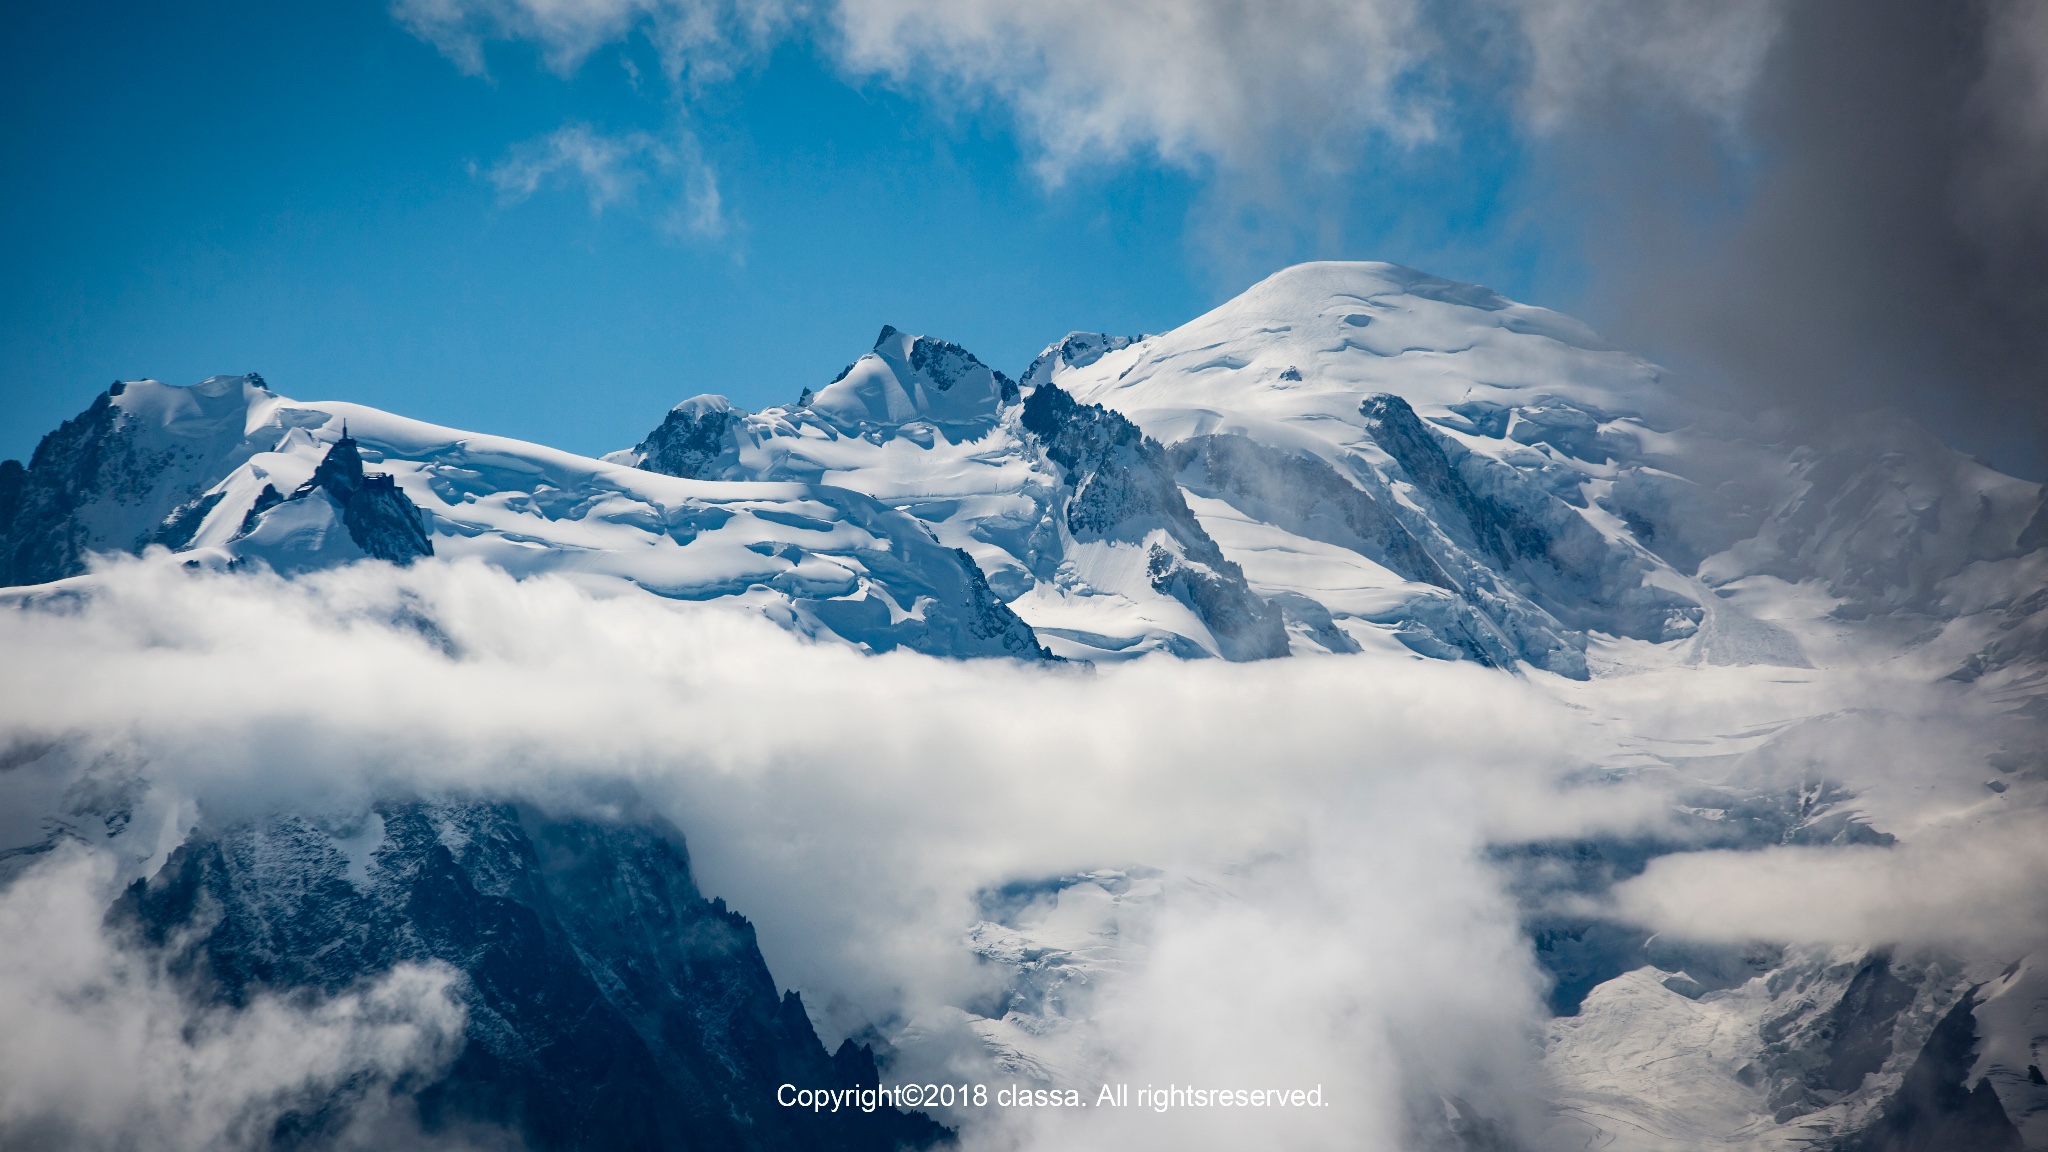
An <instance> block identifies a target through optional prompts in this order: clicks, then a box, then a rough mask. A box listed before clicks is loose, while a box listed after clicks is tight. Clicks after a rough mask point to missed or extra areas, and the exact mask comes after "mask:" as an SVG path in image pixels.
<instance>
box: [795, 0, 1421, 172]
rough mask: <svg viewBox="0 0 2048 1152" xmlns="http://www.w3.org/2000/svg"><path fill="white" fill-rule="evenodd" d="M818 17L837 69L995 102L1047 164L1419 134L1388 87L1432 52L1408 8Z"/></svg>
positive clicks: (1366, 3)
mask: <svg viewBox="0 0 2048 1152" xmlns="http://www.w3.org/2000/svg"><path fill="white" fill-rule="evenodd" d="M832 18H833V23H834V25H835V27H836V28H837V30H838V32H839V35H840V38H841V40H840V52H841V54H842V59H843V61H844V63H845V65H846V66H847V67H848V68H850V69H852V70H854V71H855V72H857V73H876V74H881V75H886V76H889V77H892V78H893V79H895V80H897V81H900V82H905V83H910V84H914V85H919V86H924V87H929V88H932V89H936V90H938V91H940V92H958V93H966V94H968V95H970V96H981V95H988V96H993V97H995V98H997V99H999V100H1001V101H1003V102H1005V103H1007V104H1009V105H1010V106H1011V107H1012V108H1014V109H1015V110H1016V112H1017V114H1018V116H1019V117H1020V119H1021V120H1022V121H1023V123H1024V126H1025V128H1026V129H1027V131H1028V132H1029V133H1030V134H1031V135H1032V136H1033V137H1034V138H1035V139H1036V140H1037V141H1038V142H1039V144H1040V145H1041V146H1042V147H1043V149H1044V151H1045V158H1046V161H1047V163H1048V165H1049V166H1050V167H1051V168H1052V169H1053V170H1055V171H1056V170H1057V169H1059V168H1061V167H1064V166H1066V165H1069V164H1072V163H1074V162H1077V161H1082V160H1090V159H1101V158H1109V159H1116V158H1120V157H1122V156H1124V155H1126V154H1128V153H1130V152H1132V151H1133V150H1136V149H1151V150H1155V151H1157V152H1158V153H1159V154H1160V155H1162V156H1163V157H1165V158H1166V159H1168V160H1170V161H1176V162H1182V163H1191V162H1195V161H1200V160H1222V161H1226V162H1233V161H1251V160H1255V159H1258V158H1261V157H1266V156H1270V155H1272V154H1273V149H1272V147H1271V146H1272V145H1274V144H1278V143H1300V144H1306V145H1309V146H1312V147H1313V146H1319V145H1334V146H1338V147H1341V148H1342V149H1343V150H1344V151H1347V152H1348V151H1349V150H1350V147H1351V146H1354V145H1355V144H1356V143H1357V142H1358V141H1359V140H1360V139H1361V138H1362V137H1363V136H1364V135H1365V134H1366V133H1368V132H1380V133H1384V134H1386V135H1389V136H1391V137H1393V138H1395V139H1399V140H1415V139H1419V138H1423V137H1426V136H1427V135H1429V133H1430V131H1431V119H1430V109H1429V106H1428V103H1427V102H1426V101H1424V100H1418V99H1415V98H1413V97H1412V96H1411V95H1409V94H1405V93H1403V92H1402V91H1400V85H1401V82H1402V81H1403V80H1404V79H1405V78H1408V77H1409V76H1410V75H1411V73H1413V72H1414V71H1415V70H1416V69H1417V68H1418V67H1419V66H1420V65H1422V64H1423V63H1424V62H1425V61H1426V60H1427V58H1428V57H1429V55H1430V51H1429V47H1430V43H1431V39H1430V36H1429V34H1428V32H1427V31H1426V29H1425V27H1424V25H1423V21H1422V19H1421V16H1420V12H1419V5H1418V4H1416V3H1415V2H1414V0H1298V2H1294V3H1287V4H1247V3H1243V2H1242V0H1111V2H1108V3H1103V2H1099V0H1045V2H1042V3H1033V4H1016V3H1010V2H1007V0H943V2H940V0H843V2H842V3H840V4H839V5H838V6H837V7H836V8H835V9H834V11H833V17H832Z"/></svg>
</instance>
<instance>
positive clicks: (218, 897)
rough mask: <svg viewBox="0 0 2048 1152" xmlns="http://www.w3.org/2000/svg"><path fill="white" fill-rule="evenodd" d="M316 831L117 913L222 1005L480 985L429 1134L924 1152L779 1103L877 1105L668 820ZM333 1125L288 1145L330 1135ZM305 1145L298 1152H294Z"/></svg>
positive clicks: (246, 854)
mask: <svg viewBox="0 0 2048 1152" xmlns="http://www.w3.org/2000/svg"><path fill="white" fill-rule="evenodd" d="M338 831H339V834H338V832H337V830H333V829H325V828H322V827H320V826H317V825H316V824H314V823H312V822H310V821H308V820H306V819H304V818H302V817H297V816H285V817H279V818H274V819H270V820H266V821H259V822H255V823H246V824H240V825H236V826H234V827H231V828H226V829H222V830H219V831H214V832H204V833H195V834H194V835H193V836H192V838H191V839H190V840H188V841H187V842H186V843H185V844H184V846H182V847H180V848H179V849H177V850H176V851H175V852H173V853H172V855H171V857H170V858H169V860H168V861H166V863H165V864H164V866H163V868H162V870H161V871H160V872H159V873H158V874H157V875H156V876H155V877H154V878H152V879H150V880H149V881H147V882H143V881H137V882H136V883H135V884H134V885H133V886H132V887H131V888H130V889H129V890H128V892H127V893H126V894H125V895H124V896H123V897H122V898H121V900H120V901H119V902H118V903H117V904H116V906H115V908H114V909H113V910H112V912H111V913H110V914H109V920H110V922H111V923H113V924H115V925H117V926H121V927H125V928H126V929H127V930H129V931H131V932H133V933H134V934H135V935H136V936H137V937H139V938H140V939H141V940H143V941H145V942H146V943H147V944H148V945H150V946H153V947H155V948H157V949H161V950H163V952H164V953H165V955H166V958H167V961H168V963H169V965H170V967H171V969H172V970H173V971H175V972H178V973H181V974H182V975H183V976H184V978H185V979H186V980H188V981H189V982H190V983H191V986H192V987H193V989H194V991H195V992H196V993H197V994H199V995H201V996H204V997H206V998H207V999H219V1000H224V1001H226V1002H228V1003H231V1004H234V1005H237V1006H239V1005H241V1004H244V1003H246V1002H247V1001H248V999H249V997H250V996H252V995H253V994H255V993H257V992H259V991H272V992H289V991H291V990H295V989H307V990H319V991H321V992H327V993H332V992H336V991H339V990H341V989H344V988H347V987H349V986H351V985H352V984H355V983H357V982H359V981H362V980H364V979H366V978H371V977H375V976H376V975H378V974H380V973H383V972H386V971H388V970H390V969H391V968H392V966H393V965H396V964H400V963H404V962H427V961H439V962H442V963H445V964H448V965H451V966H452V967H454V968H455V969H456V970H457V971H459V972H460V973H461V974H462V976H463V979H462V981H461V982H460V985H459V987H460V989H461V991H460V996H461V999H462V1001H463V1004H464V1006H465V1008H466V1009H467V1014H468V1015H467V1043H466V1046H465V1047H464V1049H463V1051H462V1053H461V1054H460V1056H459V1057H457V1059H456V1060H455V1062H454V1064H453V1065H452V1067H450V1068H449V1069H448V1071H447V1072H446V1074H445V1075H444V1076H442V1078H441V1079H439V1080H438V1081H436V1082H434V1083H432V1084H426V1085H419V1086H417V1087H416V1089H415V1090H414V1091H413V1093H412V1096H413V1099H414V1102H415V1103H416V1105H417V1109H418V1113H419V1120H420V1122H421V1124H422V1126H423V1127H424V1128H425V1129H426V1130H427V1131H428V1132H430V1133H432V1132H435V1131H438V1130H452V1131H466V1130H474V1129H475V1128H477V1127H478V1126H484V1127H502V1128H505V1129H509V1130H510V1131H511V1132H512V1133H513V1134H514V1135H515V1136H516V1137H517V1138H518V1139H519V1140H520V1141H523V1142H524V1143H525V1144H526V1145H527V1146H529V1147H532V1148H536V1149H763V1150H766V1149H777V1150H780V1149H821V1150H822V1149H875V1150H877V1152H890V1150H893V1149H896V1148H898V1147H902V1146H911V1147H921V1146H925V1145H928V1144H931V1143H933V1142H934V1141H936V1140H939V1139H941V1138H943V1137H944V1135H945V1131H944V1130H943V1129H941V1128H940V1127H938V1126H937V1125H935V1124H933V1123H931V1122H930V1121H928V1120H926V1119H925V1118H924V1117H922V1116H918V1115H905V1114H903V1113H898V1112H894V1111H890V1110H887V1109H883V1110H879V1111H875V1112H872V1113H863V1112H859V1111H844V1110H843V1111H841V1112H839V1113H837V1114H833V1113H826V1114H823V1115H819V1114H815V1113H812V1112H807V1111H803V1110H798V1109H793V1108H783V1107H779V1106H778V1105H777V1104H776V1102H775V1091H776V1088H777V1086H778V1085H780V1084H783V1083H786V1082H787V1083H794V1084H798V1085H801V1086H806V1087H848V1086H864V1085H872V1084H874V1083H875V1080H876V1070H875V1062H874V1057H873V1053H872V1052H871V1051H870V1050H868V1049H866V1048H860V1047H856V1046H854V1045H853V1044H852V1043H851V1042H848V1043H847V1044H845V1045H842V1047H841V1048H840V1050H839V1052H838V1053H837V1054H836V1055H828V1054H827V1052H826V1051H825V1049H824V1047H823V1046H822V1045H820V1044H819V1042H818V1039H817V1036H816V1034H815V1033H814V1032H813V1031H812V1029H811V1025H810V1021H809V1019H808V1017H807V1016H806V1014H805V1012H804V1008H803V1005H802V1003H801V1001H800V1000H799V999H798V998H797V996H796V995H795V994H794V993H790V994H788V995H778V993H777V990H776V987H775V983H774V980H773V979H772V978H771V977H770V975H769V973H768V969H767V966H766V965H765V963H764V962H763V961H762V958H761V953H760V951H759V949H758V948H757V947H756V946H755V943H754V932H753V928H752V926H751V925H749V924H748V923H747V921H746V920H745V919H744V918H743V917H741V916H740V915H739V914H738V913H736V912H733V911H731V910H729V909H727V908H726V907H725V905H724V904H723V903H722V902H721V901H717V900H709V901H707V900H705V899H704V898H703V896H702V895H701V894H700V893H699V892H698V890H697V888H696V885H695V884H694V883H693V882H692V880H691V878H690V872H689V864H688V858H687V856H686V855H685V852H684V849H683V846H682V842H681V838H680V835H679V834H678V833H676V832H675V830H674V829H673V828H672V827H668V826H666V825H664V824H662V823H660V822H659V821H640V822H637V823H634V824H613V823H604V822H598V821H593V820H588V819H581V818H567V819H554V818H550V817H548V816H546V815H544V814H542V813H539V812H537V811H534V810H532V809H525V808H517V807H514V806H511V805H507V804H496V803H483V802H440V803H423V802H402V803H391V804H385V805H381V806H379V807H378V808H377V809H376V811H375V812H374V813H372V814H371V815H369V816H368V817H366V818H365V819H364V820H363V822H362V823H361V824H360V825H359V826H357V827H353V828H349V829H343V830H338ZM321 1123H322V1116H321V1115H320V1114H318V1112H317V1111H316V1112H315V1113H314V1114H309V1115H294V1116H292V1117H287V1118H286V1121H285V1122H283V1123H281V1124H280V1126H279V1127H280V1131H281V1132H285V1131H290V1132H296V1133H299V1134H300V1135H304V1134H306V1133H307V1132H310V1133H312V1134H314V1135H317V1133H318V1131H319V1126H320V1124H321ZM280 1142H287V1141H280Z"/></svg>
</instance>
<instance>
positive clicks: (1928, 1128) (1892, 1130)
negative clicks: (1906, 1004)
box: [1838, 989, 2022, 1152]
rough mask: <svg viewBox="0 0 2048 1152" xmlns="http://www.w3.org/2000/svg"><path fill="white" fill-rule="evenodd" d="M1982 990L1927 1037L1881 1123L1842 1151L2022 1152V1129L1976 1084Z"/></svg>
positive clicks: (1993, 1094) (1985, 1084)
mask: <svg viewBox="0 0 2048 1152" xmlns="http://www.w3.org/2000/svg"><path fill="white" fill-rule="evenodd" d="M1976 1007H1977V993H1976V990H1975V989H1971V990H1970V991H1969V992H1968V993H1966V994H1965V995H1964V996H1963V998H1962V999H1961V1000H1958V1001H1956V1005H1955V1007H1954V1008H1952V1009H1950V1010H1949V1013H1948V1015H1947V1016H1944V1017H1942V1021H1941V1023H1939V1024H1937V1025H1935V1027H1934V1034H1933V1035H1932V1036H1929V1037H1928V1038H1927V1046H1926V1047H1924V1048H1922V1049H1921V1050H1920V1056H1919V1058H1918V1059H1916V1060H1914V1061H1913V1066H1912V1067H1911V1068H1909V1069H1907V1070H1906V1076H1905V1079H1904V1081H1902V1082H1901V1083H1900V1084H1899V1090H1898V1091H1897V1092H1895V1093H1893V1094H1892V1096H1891V1098H1890V1099H1888V1100H1886V1101H1885V1104H1884V1110H1883V1112H1882V1114H1880V1115H1879V1117H1878V1119H1877V1120H1876V1122H1875V1123H1873V1124H1871V1125H1870V1127H1868V1128H1866V1129H1864V1130H1863V1131H1862V1132H1859V1133H1857V1134H1856V1135H1855V1136H1853V1137H1851V1138H1850V1139H1848V1140H1845V1141H1843V1142H1842V1143H1841V1144H1840V1145H1839V1146H1838V1149H1839V1152H1963V1150H1965V1149H1967V1150H1968V1152H2021V1147H2022V1145H2021V1141H2020V1132H2019V1129H2018V1128H2017V1127H2015V1126H2014V1125H2013V1122H2012V1118H2011V1117H2009V1116H2007V1115H2006V1114H2005V1105H2003V1104H2002V1103H2000V1102H1999V1099H1998V1093H1997V1092H1996V1091H1994V1090H1993V1089H1992V1087H1991V1085H1990V1083H1989V1082H1987V1081H1984V1080H1979V1081H1977V1084H1976V1086H1975V1087H1974V1088H1973V1087H1971V1086H1970V1083H1969V1079H1970V1066H1971V1065H1972V1064H1973V1063H1975V1061H1976V1049H1977V1018H1976V1015H1975V1012H1976Z"/></svg>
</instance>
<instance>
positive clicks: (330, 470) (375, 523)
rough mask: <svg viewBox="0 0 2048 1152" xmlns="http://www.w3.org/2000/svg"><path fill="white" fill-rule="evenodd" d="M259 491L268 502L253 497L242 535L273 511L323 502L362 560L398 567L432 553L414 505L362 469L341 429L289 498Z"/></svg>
mask: <svg viewBox="0 0 2048 1152" xmlns="http://www.w3.org/2000/svg"><path fill="white" fill-rule="evenodd" d="M264 491H265V493H268V494H270V496H271V497H272V499H266V498H265V496H264V495H263V494H259V495H258V496H257V499H256V504H257V505H258V506H257V507H252V508H251V509H250V512H249V515H248V517H247V518H246V519H245V520H244V532H245V534H249V533H254V532H257V531H260V530H261V526H262V523H263V520H264V518H265V517H266V516H268V515H271V510H272V509H274V508H277V507H280V506H284V505H289V504H291V503H293V502H295V501H302V500H309V499H315V498H324V499H326V500H328V501H331V502H332V504H333V505H334V508H335V509H336V510H337V511H338V512H339V513H340V515H341V522H342V525H343V526H344V527H345V528H347V530H348V537H349V539H350V540H352V541H354V542H355V546H356V547H357V548H359V549H361V550H362V552H363V554H364V555H365V556H369V557H372V558H374V559H378V560H386V561H389V562H391V563H393V564H397V565H400V566H401V567H402V566H404V565H407V564H410V563H412V562H413V561H414V560H417V559H419V558H420V557H422V556H432V555H433V554H434V542H433V540H432V539H430V538H429V537H428V535H427V529H426V524H425V522H424V518H423V517H422V516H421V515H420V510H419V507H418V506H417V505H415V504H414V503H413V502H412V500H411V499H410V498H409V497H407V496H406V494H405V493H403V492H401V491H399V490H398V484H397V482H396V481H394V480H393V479H392V478H391V477H390V476H387V475H384V474H382V473H378V472H366V471H364V470H363V456H362V452H361V451H360V450H359V449H358V447H357V445H356V442H355V440H354V439H352V438H351V437H350V436H349V435H348V433H347V431H346V430H345V429H344V430H343V432H342V436H341V439H339V440H336V441H335V442H334V445H333V447H331V448H329V449H328V450H327V454H326V455H325V456H323V457H321V458H320V464H319V466H318V467H317V468H315V469H314V470H313V477H312V479H310V480H308V481H306V482H305V483H304V484H301V485H299V487H298V488H297V490H295V491H294V492H293V493H292V494H291V495H290V496H288V497H285V498H284V499H282V500H277V499H274V497H275V492H276V490H275V489H272V488H269V487H267V486H266V488H265V490H264Z"/></svg>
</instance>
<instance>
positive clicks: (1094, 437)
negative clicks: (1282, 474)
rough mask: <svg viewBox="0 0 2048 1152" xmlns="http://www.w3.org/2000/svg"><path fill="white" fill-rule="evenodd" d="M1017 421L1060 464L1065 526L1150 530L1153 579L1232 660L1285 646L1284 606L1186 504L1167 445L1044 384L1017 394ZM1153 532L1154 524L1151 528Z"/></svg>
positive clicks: (1138, 534)
mask: <svg viewBox="0 0 2048 1152" xmlns="http://www.w3.org/2000/svg"><path fill="white" fill-rule="evenodd" d="M1023 426H1024V429H1025V431H1027V432H1029V433H1031V435H1032V436H1034V437H1035V438H1036V439H1037V440H1038V441H1039V443H1040V444H1042V445H1043V446H1044V449H1045V453H1046V455H1047V456H1048V457H1050V458H1051V459H1052V461H1053V462H1054V463H1056V464H1058V465H1059V466H1060V467H1061V468H1063V469H1064V470H1065V473H1066V481H1067V487H1068V491H1069V496H1068V499H1067V504H1066V522H1067V529H1068V531H1069V532H1071V533H1072V534H1073V537H1074V539H1076V540H1080V541H1091V540H1115V541H1124V542H1129V543H1144V542H1146V541H1148V540H1151V541H1152V543H1151V545H1150V549H1149V557H1148V560H1147V564H1146V574H1147V576H1148V577H1149V578H1150V579H1151V582H1152V586H1153V587H1154V588H1156V589H1158V590H1159V591H1161V592H1164V593H1166V594H1168V595H1171V596H1173V597H1174V598H1176V599H1178V600H1180V601H1181V602H1182V603H1184V604H1186V605H1187V606H1188V607H1189V608H1191V609H1193V610H1194V612H1195V614H1196V615H1197V616H1199V617H1200V618H1201V619H1202V622H1203V623H1204V624H1206V625H1208V627H1209V630H1210V631H1211V632H1212V633H1213V634H1214V635H1215V636H1216V638H1217V641H1218V643H1219V645H1221V647H1222V649H1223V656H1224V657H1225V658H1226V659H1231V660H1257V659H1263V658H1266V657H1271V656H1284V655H1286V654H1287V630H1286V624H1285V621H1284V618H1283V616H1282V614H1281V613H1280V612H1279V611H1278V610H1276V609H1275V608H1274V607H1273V606H1272V605H1270V604H1267V603H1266V602H1265V601H1264V600H1262V599H1261V598H1260V597H1259V596H1257V595H1256V594H1255V593H1253V592H1252V590H1251V587H1250V586H1249V585H1248V584H1246V583H1245V579H1244V573H1243V571H1242V570H1240V569H1239V568H1238V566H1237V565H1236V564H1233V563H1231V562H1230V561H1229V560H1227V559H1225V558H1224V556H1223V550H1222V549H1220V548H1218V547H1217V546H1216V542H1215V541H1214V540H1212V539H1210V537H1209V534H1208V533H1207V532H1206V531H1204V530H1203V528H1202V526H1201V524H1199V523H1198V522H1197V521H1196V520H1195V516H1194V513H1193V512H1191V511H1190V510H1189V509H1188V504H1187V500H1186V498H1184V497H1183V496H1182V495H1181V492H1180V487H1179V484H1178V483H1177V482H1176V480H1175V478H1174V476H1175V473H1176V472H1178V471H1179V469H1177V468H1176V467H1175V466H1174V463H1173V460H1172V459H1171V458H1170V457H1169V456H1168V455H1167V454H1166V450H1165V449H1163V448H1161V447H1160V446H1159V445H1158V444H1157V443H1155V442H1153V441H1152V440H1151V439H1149V438H1147V437H1146V436H1144V435H1143V434H1142V433H1140V432H1139V431H1138V427H1137V425H1135V424H1132V423H1131V422H1130V421H1129V420H1126V419H1125V418H1123V417H1122V416H1120V415H1118V414H1116V413H1114V412H1111V411H1110V410H1108V409H1107V408H1103V407H1100V406H1098V405H1094V404H1080V403H1076V402H1075V400H1074V399H1073V397H1071V396H1068V395H1067V394H1066V393H1065V392H1062V391H1060V390H1059V389H1058V388H1057V387H1054V386H1052V385H1050V384H1048V385H1043V386H1041V387H1039V388H1037V389H1036V390H1034V391H1033V392H1032V393H1031V395H1030V396H1029V397H1028V398H1027V399H1026V400H1025V401H1024V412H1023ZM1154 533H1160V535H1158V536H1155V535H1154Z"/></svg>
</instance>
